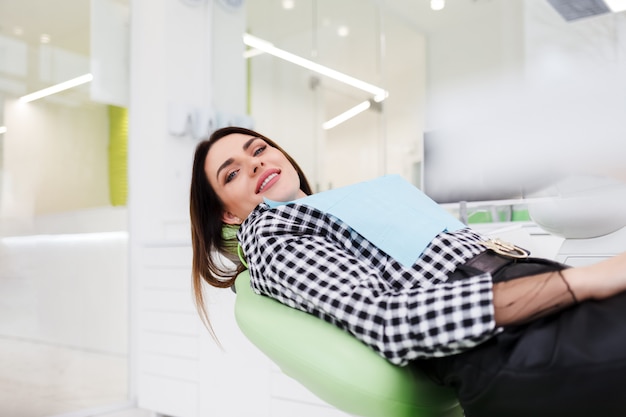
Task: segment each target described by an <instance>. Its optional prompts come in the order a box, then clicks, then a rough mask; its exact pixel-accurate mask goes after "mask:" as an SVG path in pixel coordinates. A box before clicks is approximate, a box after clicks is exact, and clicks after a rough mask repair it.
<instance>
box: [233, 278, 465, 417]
mask: <svg viewBox="0 0 626 417" xmlns="http://www.w3.org/2000/svg"><path fill="white" fill-rule="evenodd" d="M235 286H236V289H237V299H236V302H235V317H236V320H237V324H238V325H239V327H240V329H241V331H242V332H243V333H244V334H245V335H246V337H247V338H248V339H249V340H250V341H251V342H252V343H253V344H254V345H256V346H257V347H258V348H259V349H260V350H261V351H262V352H263V353H264V354H265V355H267V356H268V357H269V358H270V359H271V360H272V361H273V362H275V363H276V364H277V365H278V366H279V367H280V368H281V369H282V371H283V372H284V373H285V374H286V375H288V376H290V377H292V378H294V379H295V380H297V381H298V382H300V383H301V384H302V385H304V386H305V387H306V388H308V389H309V390H310V391H311V392H313V393H314V394H315V395H317V396H318V397H319V398H321V399H322V400H324V401H326V402H327V403H329V404H331V405H333V406H335V407H337V408H338V409H340V410H342V411H344V412H346V413H349V414H354V415H358V416H363V417H443V416H462V415H463V411H462V410H461V409H460V407H459V406H458V402H457V400H456V398H455V396H454V393H453V392H452V391H451V390H449V389H446V388H443V387H440V386H438V385H435V384H434V383H433V382H432V381H430V380H429V379H428V378H427V377H426V376H424V375H420V374H417V373H416V371H415V370H412V371H410V370H409V369H408V368H402V367H398V366H394V365H393V364H391V363H389V362H388V361H386V360H385V359H384V358H382V357H381V356H379V355H378V354H377V353H376V352H374V351H373V350H372V349H371V348H369V347H368V346H366V345H365V344H363V343H361V342H360V341H359V340H358V339H356V338H355V337H353V336H352V335H350V334H349V333H347V332H345V331H343V330H340V329H339V328H337V327H336V326H333V325H331V324H329V323H327V322H325V321H323V320H321V319H319V318H317V317H315V316H313V315H311V314H307V313H304V312H302V311H298V310H296V309H293V308H290V307H288V306H285V305H283V304H281V303H279V302H277V301H275V300H273V299H271V298H269V297H265V296H261V295H257V294H255V293H254V291H252V289H251V288H250V276H249V274H248V272H247V271H245V272H243V273H241V274H240V275H239V276H238V277H237V280H236V283H235Z"/></svg>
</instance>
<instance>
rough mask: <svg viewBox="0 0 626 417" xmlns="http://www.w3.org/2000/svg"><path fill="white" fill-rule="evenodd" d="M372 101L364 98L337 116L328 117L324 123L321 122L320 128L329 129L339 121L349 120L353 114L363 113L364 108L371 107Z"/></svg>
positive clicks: (339, 122) (338, 123)
mask: <svg viewBox="0 0 626 417" xmlns="http://www.w3.org/2000/svg"><path fill="white" fill-rule="evenodd" d="M371 105H372V103H371V102H370V101H369V100H366V101H364V102H362V103H360V104H357V105H356V106H354V107H352V108H351V109H349V110H346V111H345V112H343V113H341V114H340V115H339V116H335V117H333V118H332V119H330V120H329V121H327V122H325V123H324V124H322V128H323V129H324V130H329V129H332V128H333V127H335V126H338V125H340V124H341V123H343V122H345V121H346V120H349V119H351V118H353V117H354V116H356V115H357V114H359V113H363V112H364V111H365V110H367V109H369V108H370V107H371Z"/></svg>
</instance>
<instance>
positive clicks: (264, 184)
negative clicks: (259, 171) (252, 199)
mask: <svg viewBox="0 0 626 417" xmlns="http://www.w3.org/2000/svg"><path fill="white" fill-rule="evenodd" d="M279 173H280V172H279V171H278V170H270V171H267V172H266V173H265V175H263V176H262V177H261V178H259V182H258V183H257V187H256V193H257V194H259V193H261V192H263V190H265V189H267V188H269V187H271V186H272V185H274V183H275V182H276V181H278V174H279Z"/></svg>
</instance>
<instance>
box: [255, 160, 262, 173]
mask: <svg viewBox="0 0 626 417" xmlns="http://www.w3.org/2000/svg"><path fill="white" fill-rule="evenodd" d="M262 166H263V162H262V161H259V160H254V161H253V162H252V173H253V174H256V173H257V171H258V170H259V168H261V167H262Z"/></svg>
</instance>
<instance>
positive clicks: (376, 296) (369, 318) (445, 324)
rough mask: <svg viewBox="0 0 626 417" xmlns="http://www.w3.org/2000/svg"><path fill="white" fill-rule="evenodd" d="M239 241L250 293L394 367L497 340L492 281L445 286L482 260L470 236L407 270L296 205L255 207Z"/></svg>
mask: <svg viewBox="0 0 626 417" xmlns="http://www.w3.org/2000/svg"><path fill="white" fill-rule="evenodd" d="M238 239H239V241H240V242H241V245H242V248H243V251H244V253H245V256H246V258H247V262H248V265H249V268H250V277H251V286H252V288H253V290H254V291H255V292H256V293H258V294H264V295H267V296H269V297H271V298H274V299H276V300H278V301H279V302H281V303H283V304H286V305H288V306H290V307H293V308H296V309H298V310H302V311H305V312H308V313H311V314H314V315H315V316H317V317H320V318H322V319H323V320H326V321H328V322H330V323H333V324H335V325H337V326H339V327H340V328H342V329H344V330H346V331H348V332H350V333H351V334H353V335H354V336H356V337H357V338H358V339H359V340H361V341H362V342H364V343H365V344H367V345H368V346H370V347H371V348H373V349H374V350H375V351H376V352H378V353H379V354H380V355H381V356H383V357H384V358H386V359H387V360H389V361H390V362H391V363H394V364H396V365H406V364H407V363H408V362H409V361H411V360H413V359H418V358H429V357H441V356H447V355H452V354H456V353H459V352H462V351H464V350H467V349H470V348H472V347H474V346H476V345H478V344H480V343H481V342H483V341H485V340H487V339H488V338H490V337H491V336H492V335H494V334H495V333H496V332H497V329H496V325H495V321H494V309H493V304H492V291H491V288H492V281H491V276H490V275H489V274H481V275H477V276H474V277H470V278H468V279H464V280H460V281H454V282H446V280H447V276H448V274H449V273H450V272H452V271H454V270H455V269H456V267H457V266H458V265H460V264H463V263H464V262H466V261H467V260H468V259H469V258H471V257H473V256H475V255H477V254H479V253H481V252H482V251H484V250H485V249H484V247H483V246H482V245H480V244H478V243H477V242H478V241H480V240H483V239H482V238H481V237H480V236H479V235H477V234H476V233H475V232H473V231H471V230H470V229H467V228H466V229H461V230H459V231H456V232H453V233H445V232H444V233H441V234H439V235H438V236H436V238H435V239H434V240H433V241H432V242H431V243H430V244H429V246H428V247H427V248H426V249H425V251H424V252H423V253H422V255H421V256H420V258H419V259H418V260H417V261H416V262H415V264H414V265H413V266H412V267H405V266H403V265H402V264H400V263H399V262H398V261H396V260H395V259H393V258H392V257H390V256H389V255H387V254H386V253H384V252H383V251H381V250H380V249H378V248H377V247H376V246H374V245H373V244H372V243H371V242H369V241H368V240H366V239H365V238H364V237H362V236H361V235H360V234H358V233H357V232H356V231H354V230H353V229H351V228H350V227H349V226H348V225H347V224H346V223H345V222H342V221H341V220H339V219H338V218H336V217H334V216H332V215H328V214H325V213H323V212H321V211H319V210H317V209H315V208H312V207H308V206H305V205H302V204H290V205H282V206H279V207H277V208H272V209H270V208H269V207H268V206H267V205H266V204H260V205H259V206H258V207H257V208H256V209H255V210H254V211H253V212H252V213H251V214H250V216H249V217H248V218H247V219H246V220H245V222H244V223H243V224H242V226H241V228H240V231H239V234H238Z"/></svg>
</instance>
